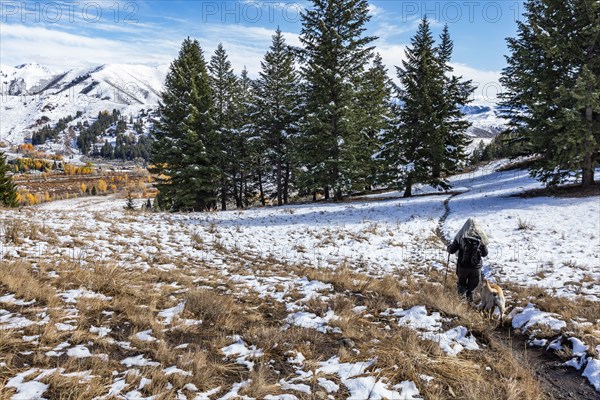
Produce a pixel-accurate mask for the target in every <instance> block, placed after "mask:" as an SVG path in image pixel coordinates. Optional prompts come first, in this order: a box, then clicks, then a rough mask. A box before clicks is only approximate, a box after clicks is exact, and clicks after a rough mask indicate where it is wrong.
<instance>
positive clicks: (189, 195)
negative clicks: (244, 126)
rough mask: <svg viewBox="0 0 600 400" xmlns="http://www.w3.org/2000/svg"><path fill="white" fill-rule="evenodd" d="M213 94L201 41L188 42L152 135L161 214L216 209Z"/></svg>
mask: <svg viewBox="0 0 600 400" xmlns="http://www.w3.org/2000/svg"><path fill="white" fill-rule="evenodd" d="M212 104H213V103H212V93H211V89H210V85H209V78H208V74H207V71H206V63H205V61H204V57H203V55H202V50H201V49H200V45H199V43H198V41H196V40H191V39H189V38H188V39H186V40H184V42H183V44H182V47H181V50H180V52H179V56H178V57H177V59H175V60H174V61H173V62H172V63H171V67H170V70H169V73H168V75H167V79H166V82H165V90H164V92H163V94H162V99H161V102H160V104H159V113H160V119H159V120H158V121H156V123H155V126H154V131H153V135H154V138H155V141H154V143H153V148H152V154H151V163H152V164H153V168H151V172H153V173H154V174H156V175H157V177H158V178H157V179H158V184H157V188H158V190H159V192H160V198H161V204H160V206H161V208H163V209H168V210H181V209H191V210H196V211H202V210H206V209H208V208H213V207H214V205H215V203H216V197H217V192H216V191H217V188H218V185H219V178H220V176H219V169H218V168H217V167H216V165H215V159H216V158H217V157H216V156H215V155H214V151H215V149H216V144H217V141H216V135H215V129H214V126H215V125H214V121H213V119H212V110H213V107H212Z"/></svg>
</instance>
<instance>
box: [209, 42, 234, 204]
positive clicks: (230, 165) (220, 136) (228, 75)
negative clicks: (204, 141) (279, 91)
mask: <svg viewBox="0 0 600 400" xmlns="http://www.w3.org/2000/svg"><path fill="white" fill-rule="evenodd" d="M208 70H209V72H210V83H211V87H212V93H213V103H214V115H215V124H216V125H215V126H216V133H217V147H216V150H217V156H216V165H217V166H218V168H219V174H220V177H219V186H220V187H219V193H220V200H221V209H222V210H226V209H227V200H228V198H229V195H230V194H231V192H232V191H233V189H234V188H233V185H232V182H233V181H234V178H233V175H234V174H235V172H234V171H233V170H234V168H235V165H234V163H235V154H234V146H233V144H234V138H235V132H234V130H235V118H236V110H235V95H236V86H237V77H236V76H235V74H234V73H233V69H232V68H231V62H230V61H229V58H228V56H227V52H226V51H225V49H224V48H223V44H222V43H219V45H218V46H217V49H216V50H215V53H214V54H213V56H212V57H211V60H210V64H209V66H208Z"/></svg>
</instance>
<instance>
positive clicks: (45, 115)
mask: <svg viewBox="0 0 600 400" xmlns="http://www.w3.org/2000/svg"><path fill="white" fill-rule="evenodd" d="M165 74H166V69H165V68H153V67H147V66H143V65H122V64H107V65H100V66H96V67H90V68H81V69H72V70H68V71H50V70H49V69H47V68H44V67H42V66H40V65H37V64H24V65H20V66H18V67H14V68H13V67H7V66H4V65H2V66H0V79H1V89H0V90H1V91H0V95H1V96H2V99H3V101H2V106H1V107H0V118H1V121H2V123H1V124H0V139H1V140H3V141H5V142H7V143H8V144H10V145H16V144H20V143H23V142H24V141H26V140H28V139H31V135H32V133H33V132H34V131H36V130H38V129H40V128H41V127H42V126H43V125H46V124H49V125H51V126H53V125H54V124H56V123H57V122H58V121H59V120H60V119H61V118H66V117H68V116H75V115H76V114H77V113H78V112H81V113H82V117H81V119H80V122H81V121H88V122H92V121H93V120H94V119H95V118H96V117H97V115H98V113H99V112H102V111H109V112H111V111H112V110H113V109H116V110H119V111H120V112H121V114H122V115H125V116H127V117H129V116H132V117H134V118H135V117H137V116H138V115H140V114H141V113H142V111H143V110H146V111H148V110H151V109H154V108H156V106H157V104H158V100H159V97H160V91H161V88H162V84H163V80H164V77H165ZM74 123H75V122H73V124H74Z"/></svg>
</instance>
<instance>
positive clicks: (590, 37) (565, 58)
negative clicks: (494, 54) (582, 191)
mask: <svg viewBox="0 0 600 400" xmlns="http://www.w3.org/2000/svg"><path fill="white" fill-rule="evenodd" d="M525 8H526V13H525V18H526V21H519V22H517V24H518V33H517V37H516V38H509V39H508V47H509V50H510V55H509V56H508V57H507V63H508V67H506V68H505V69H504V70H503V75H502V78H501V83H502V84H503V86H504V88H505V94H504V96H503V105H504V106H506V107H509V108H510V111H509V112H508V116H509V117H510V119H511V123H510V127H511V132H510V133H511V135H512V140H513V141H515V142H520V143H524V144H525V146H524V147H525V153H526V154H531V155H534V156H536V158H535V161H534V163H533V165H532V166H531V168H530V173H531V175H532V176H534V177H536V178H538V179H539V180H540V181H542V182H544V183H545V184H547V185H558V184H560V183H563V182H565V181H566V180H567V179H569V177H571V176H573V175H574V174H575V175H579V176H581V185H582V186H583V187H589V186H591V185H592V184H593V183H594V170H595V167H596V164H597V163H598V160H599V158H600V95H599V94H598V93H600V79H599V78H598V77H599V76H600V41H599V40H598V37H599V36H600V3H598V2H594V1H589V0H570V1H559V0H528V1H527V2H526V3H525Z"/></svg>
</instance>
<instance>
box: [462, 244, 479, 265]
mask: <svg viewBox="0 0 600 400" xmlns="http://www.w3.org/2000/svg"><path fill="white" fill-rule="evenodd" d="M480 245H481V242H480V240H479V239H477V238H463V249H462V250H463V251H462V257H461V259H460V265H461V267H463V268H474V267H476V266H478V265H479V263H480V262H481V252H480V251H479V246H480Z"/></svg>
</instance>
